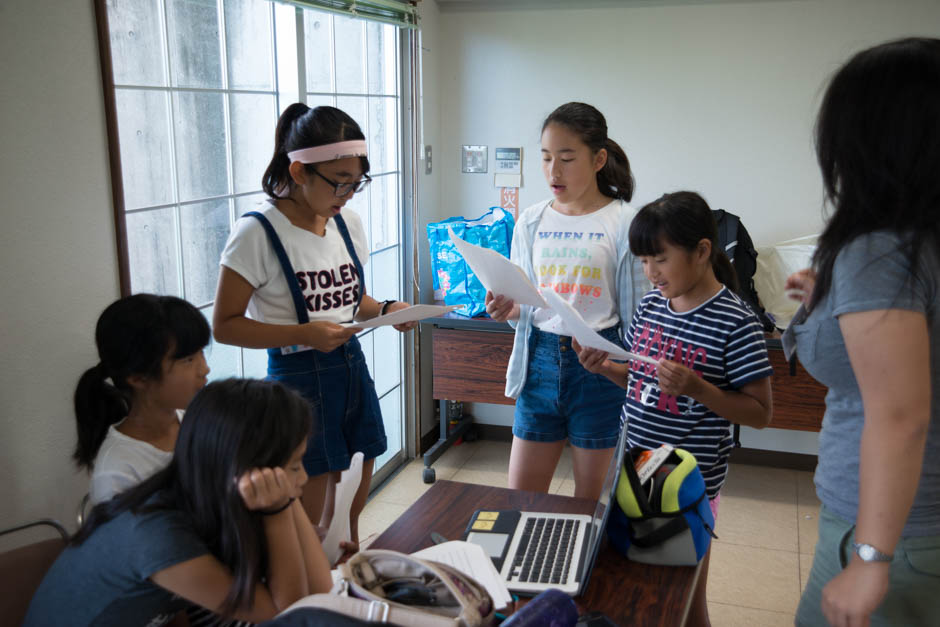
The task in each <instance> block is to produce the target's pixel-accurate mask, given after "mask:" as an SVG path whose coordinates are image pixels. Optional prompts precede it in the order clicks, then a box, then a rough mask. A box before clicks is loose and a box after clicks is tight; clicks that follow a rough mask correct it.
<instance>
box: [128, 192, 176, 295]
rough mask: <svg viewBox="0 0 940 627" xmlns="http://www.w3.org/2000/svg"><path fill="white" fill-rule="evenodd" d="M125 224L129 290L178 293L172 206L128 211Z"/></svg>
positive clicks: (174, 218)
mask: <svg viewBox="0 0 940 627" xmlns="http://www.w3.org/2000/svg"><path fill="white" fill-rule="evenodd" d="M125 222H126V224H127V254H128V257H129V258H130V264H131V267H132V268H134V272H133V273H132V274H131V290H133V291H134V292H150V293H152V294H169V295H171V296H182V294H181V293H180V286H179V278H178V277H179V254H178V253H177V247H176V216H175V212H174V210H173V209H172V208H169V209H154V210H151V211H140V212H135V213H130V214H128V215H127V216H126V217H125Z"/></svg>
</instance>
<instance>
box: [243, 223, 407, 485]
mask: <svg viewBox="0 0 940 627" xmlns="http://www.w3.org/2000/svg"><path fill="white" fill-rule="evenodd" d="M245 216H251V217H253V218H256V219H257V220H258V221H259V222H260V223H261V225H262V226H263V227H264V230H265V232H266V233H267V235H268V240H269V241H270V242H271V247H272V248H274V252H275V254H276V255H277V259H278V261H279V262H280V264H281V270H282V271H283V272H284V277H285V278H286V280H287V283H288V286H289V287H290V292H291V297H292V298H293V301H294V309H295V310H296V312H297V321H298V322H299V323H300V324H306V323H307V322H310V317H309V315H308V314H307V307H306V304H305V302H304V297H303V292H302V291H301V289H300V285H299V284H298V282H297V277H296V275H295V273H294V268H293V266H292V265H291V262H290V259H288V258H287V252H286V251H285V250H284V246H283V244H282V243H281V239H280V238H279V237H278V235H277V232H275V230H274V227H273V226H272V225H271V223H270V222H269V221H268V219H267V218H265V217H264V215H262V214H261V213H259V212H257V211H249V212H248V213H246V214H245ZM243 217H244V216H243ZM333 220H334V221H335V222H336V228H337V230H339V233H340V235H341V236H342V237H343V242H345V244H346V250H347V251H348V252H349V255H350V257H352V260H353V264H354V265H355V267H356V272H357V273H358V275H359V287H360V289H359V299H358V301H357V302H356V305H355V308H354V309H353V311H354V312H355V311H357V310H358V309H359V303H360V302H362V296H363V293H364V292H365V285H364V284H363V281H362V277H363V271H362V263H360V261H359V256H358V255H356V249H355V247H354V246H353V243H352V238H350V236H349V230H348V229H347V228H346V222H345V221H344V220H343V218H342V216H340V215H338V214H337V215H336V216H334V217H333ZM353 315H355V313H354V314H353ZM268 378H270V379H273V380H275V381H280V382H282V383H284V384H285V385H288V386H290V387H292V388H294V389H295V390H297V391H298V392H300V393H301V394H302V395H303V396H304V398H306V399H307V400H308V401H309V402H310V405H311V407H312V409H313V428H312V430H311V432H310V438H309V440H308V441H307V452H306V453H305V454H304V469H305V470H306V471H307V474H308V475H310V476H316V475H322V474H323V473H326V472H330V471H334V470H345V469H346V468H349V463H350V459H351V458H352V455H353V453H355V452H356V451H362V453H363V455H365V458H366V459H374V458H376V457H378V456H379V455H381V454H382V453H384V452H385V449H386V448H387V447H388V445H387V441H386V438H385V426H384V425H383V423H382V414H381V411H380V409H379V399H378V396H377V395H376V392H375V383H374V382H373V381H372V377H371V376H370V375H369V369H368V367H367V366H366V361H365V356H364V355H363V353H362V348H361V346H360V345H359V340H358V339H357V338H356V337H355V336H353V337H351V338H350V339H349V341H347V342H346V343H345V344H344V345H342V346H340V347H339V348H337V349H335V350H333V351H331V352H329V353H324V352H321V351H318V350H316V349H308V350H301V351H296V352H290V353H288V354H284V352H283V351H282V349H281V348H269V349H268Z"/></svg>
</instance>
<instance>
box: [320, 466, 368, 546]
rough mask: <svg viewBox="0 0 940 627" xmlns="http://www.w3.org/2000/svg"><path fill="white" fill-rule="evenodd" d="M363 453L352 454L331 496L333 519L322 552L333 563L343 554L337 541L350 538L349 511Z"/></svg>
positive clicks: (357, 483)
mask: <svg viewBox="0 0 940 627" xmlns="http://www.w3.org/2000/svg"><path fill="white" fill-rule="evenodd" d="M363 458H364V455H363V454H362V453H360V452H356V453H354V454H353V456H352V459H351V460H350V462H349V468H347V469H346V470H344V471H343V474H341V475H340V479H339V483H337V484H336V495H335V496H334V497H333V520H331V521H330V528H329V530H328V531H327V532H326V537H325V538H323V552H324V553H326V559H328V560H330V564H335V563H336V560H338V559H339V558H340V557H342V556H343V549H342V548H340V546H339V543H340V542H342V541H344V540H350V539H351V538H352V531H351V530H350V528H349V511H350V509H352V502H353V497H354V496H356V490H357V489H358V488H359V483H360V481H361V480H362V460H363Z"/></svg>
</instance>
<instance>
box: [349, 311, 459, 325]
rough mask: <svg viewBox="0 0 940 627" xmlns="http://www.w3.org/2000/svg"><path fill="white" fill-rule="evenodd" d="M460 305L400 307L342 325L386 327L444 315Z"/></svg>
mask: <svg viewBox="0 0 940 627" xmlns="http://www.w3.org/2000/svg"><path fill="white" fill-rule="evenodd" d="M458 307H460V305H412V306H411V307H408V308H407V309H399V310H398V311H393V312H392V313H390V314H385V315H384V316H376V317H375V318H370V319H369V320H363V321H362V322H344V323H342V324H341V325H340V326H341V327H360V328H362V329H369V328H371V327H384V326H388V325H391V324H404V323H406V322H415V321H417V320H424V319H425V318H433V317H435V316H443V315H444V314H446V313H447V312H449V311H453V310H455V309H457V308H458Z"/></svg>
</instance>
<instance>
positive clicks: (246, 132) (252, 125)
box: [229, 94, 277, 194]
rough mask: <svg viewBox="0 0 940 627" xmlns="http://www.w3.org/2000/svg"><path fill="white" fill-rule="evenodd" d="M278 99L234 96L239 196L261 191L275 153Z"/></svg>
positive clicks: (231, 103) (234, 153) (234, 166)
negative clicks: (264, 177) (266, 170)
mask: <svg viewBox="0 0 940 627" xmlns="http://www.w3.org/2000/svg"><path fill="white" fill-rule="evenodd" d="M276 106H277V103H276V102H275V100H274V96H268V95H258V94H232V95H230V96H229V110H230V112H231V116H232V159H233V164H232V180H233V182H234V191H235V193H236V194H239V193H242V192H250V191H252V190H256V189H260V188H261V177H262V176H263V175H264V170H265V168H267V167H268V163H269V162H270V161H271V155H272V154H273V153H274V131H273V130H272V129H273V128H274V127H275V125H276V124H277V111H276Z"/></svg>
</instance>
